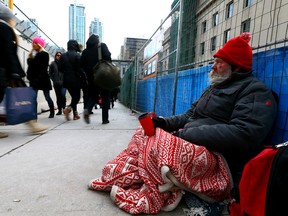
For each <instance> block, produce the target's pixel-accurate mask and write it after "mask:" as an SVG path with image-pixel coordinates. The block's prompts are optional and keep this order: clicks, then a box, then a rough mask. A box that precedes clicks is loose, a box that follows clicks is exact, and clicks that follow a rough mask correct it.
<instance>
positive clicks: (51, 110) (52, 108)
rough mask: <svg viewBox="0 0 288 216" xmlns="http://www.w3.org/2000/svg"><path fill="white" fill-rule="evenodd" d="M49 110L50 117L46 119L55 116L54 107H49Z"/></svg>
mask: <svg viewBox="0 0 288 216" xmlns="http://www.w3.org/2000/svg"><path fill="white" fill-rule="evenodd" d="M49 108H50V115H49V117H48V118H54V115H55V110H54V105H53V106H49Z"/></svg>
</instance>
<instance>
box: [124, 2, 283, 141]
mask: <svg viewBox="0 0 288 216" xmlns="http://www.w3.org/2000/svg"><path fill="white" fill-rule="evenodd" d="M287 10H288V1H287V0H253V1H251V0H239V1H227V0H226V1H223V0H206V1H204V0H200V1H194V0H175V1H174V2H173V3H172V4H171V12H170V13H169V15H168V16H167V17H166V18H165V19H164V21H163V22H162V23H161V25H160V26H159V27H158V29H157V30H156V31H155V33H154V34H153V35H152V36H151V38H150V39H149V40H148V42H147V43H146V44H145V45H144V46H143V47H142V48H141V49H140V50H139V52H138V54H137V55H136V56H135V58H134V59H132V63H131V64H130V67H129V68H128V69H127V71H126V72H125V76H124V77H123V81H122V85H121V91H120V95H119V99H120V101H121V102H122V103H123V104H124V105H126V106H127V107H129V108H130V109H132V110H135V111H138V112H149V111H154V112H156V113H157V115H159V116H160V115H161V116H170V115H176V114H180V113H183V112H185V111H186V110H187V109H189V108H190V106H191V104H192V102H193V101H194V100H196V99H197V98H198V97H199V96H200V95H201V93H202V91H203V90H204V89H205V88H206V87H207V86H208V85H209V81H208V76H207V75H208V72H210V70H211V64H212V63H213V54H214V53H215V52H216V51H217V50H218V49H219V48H220V47H222V46H223V45H224V44H225V43H226V42H227V41H228V40H229V39H230V38H232V37H235V36H237V35H240V34H241V33H242V32H251V33H252V40H251V42H250V43H251V46H252V50H253V74H254V75H255V76H256V77H258V78H259V79H260V80H261V81H263V82H264V83H265V84H266V85H267V86H268V87H270V88H271V89H272V90H273V91H275V92H276V93H277V94H278V96H279V109H278V119H277V123H276V129H275V136H274V142H275V143H279V142H282V141H286V140H288V124H287V123H288V95H287V94H288V84H287V81H288V77H287V75H288V67H287V66H288V58H287V56H288V55H287V31H288V16H287V15H286V11H287ZM143 53H144V55H143ZM141 54H142V55H143V56H144V57H143V58H140V56H141Z"/></svg>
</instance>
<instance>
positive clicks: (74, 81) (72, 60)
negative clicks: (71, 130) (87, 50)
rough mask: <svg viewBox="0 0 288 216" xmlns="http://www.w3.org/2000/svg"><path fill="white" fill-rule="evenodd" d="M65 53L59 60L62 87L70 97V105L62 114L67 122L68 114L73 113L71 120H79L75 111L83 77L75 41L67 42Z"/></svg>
mask: <svg viewBox="0 0 288 216" xmlns="http://www.w3.org/2000/svg"><path fill="white" fill-rule="evenodd" d="M67 50H68V51H67V52H65V53H63V54H62V55H61V58H60V71H61V72H63V87H64V88H66V89H67V90H68V92H69V94H70V96H71V103H70V104H69V105H68V106H67V107H66V108H65V110H64V114H65V118H66V120H67V121H69V120H70V113H71V111H73V120H78V119H80V116H79V114H78V111H77V104H78V103H79V101H80V97H81V88H82V80H83V79H85V77H83V74H84V73H82V70H81V68H80V48H79V44H78V42H77V41H76V40H69V41H68V43H67Z"/></svg>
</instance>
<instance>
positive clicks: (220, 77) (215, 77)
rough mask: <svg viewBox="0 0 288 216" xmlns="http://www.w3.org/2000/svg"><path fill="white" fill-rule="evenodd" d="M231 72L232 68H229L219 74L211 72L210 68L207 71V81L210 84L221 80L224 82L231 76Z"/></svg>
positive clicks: (216, 83) (215, 83) (218, 82)
mask: <svg viewBox="0 0 288 216" xmlns="http://www.w3.org/2000/svg"><path fill="white" fill-rule="evenodd" d="M231 74H232V70H231V69H229V70H227V71H226V72H225V73H223V74H221V75H219V74H215V73H213V70H211V71H210V72H209V74H208V75H209V81H210V83H211V85H218V84H220V83H222V82H224V81H225V80H227V79H229V78H230V77H231Z"/></svg>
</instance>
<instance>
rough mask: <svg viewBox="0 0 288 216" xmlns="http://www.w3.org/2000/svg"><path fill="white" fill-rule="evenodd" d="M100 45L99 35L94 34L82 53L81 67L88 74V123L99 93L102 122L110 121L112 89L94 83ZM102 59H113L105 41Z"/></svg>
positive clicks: (86, 106) (86, 105)
mask: <svg viewBox="0 0 288 216" xmlns="http://www.w3.org/2000/svg"><path fill="white" fill-rule="evenodd" d="M98 45H99V36H98V35H94V34H92V35H91V36H90V37H89V38H88V40H87V42H86V49H85V50H83V52H82V55H81V67H82V68H83V70H84V72H85V73H86V75H87V79H88V90H87V92H86V96H85V98H84V100H87V101H84V120H85V122H86V123H87V124H89V123H90V119H89V114H90V113H91V111H92V109H93V107H94V105H95V104H96V102H97V101H98V97H99V94H100V95H101V97H102V124H108V123H109V113H108V111H109V106H110V91H109V90H105V89H102V88H100V87H99V86H95V85H94V84H93V74H92V69H93V67H94V66H95V65H96V64H97V62H98ZM100 46H101V52H102V59H104V60H106V61H112V60H111V53H110V51H109V49H108V47H107V45H106V44H105V43H101V44H100Z"/></svg>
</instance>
